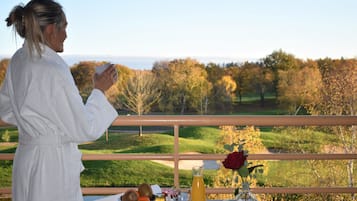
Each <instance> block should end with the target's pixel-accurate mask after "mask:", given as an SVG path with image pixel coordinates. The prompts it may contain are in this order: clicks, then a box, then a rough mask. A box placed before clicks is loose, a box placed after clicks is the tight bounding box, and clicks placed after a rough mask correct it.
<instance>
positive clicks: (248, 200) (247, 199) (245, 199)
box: [234, 182, 258, 201]
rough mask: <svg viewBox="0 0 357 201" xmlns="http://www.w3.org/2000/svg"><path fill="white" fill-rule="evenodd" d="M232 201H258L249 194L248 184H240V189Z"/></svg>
mask: <svg viewBox="0 0 357 201" xmlns="http://www.w3.org/2000/svg"><path fill="white" fill-rule="evenodd" d="M234 201H258V200H257V198H256V197H255V195H254V194H253V193H252V192H250V187H249V182H243V183H242V189H241V190H240V191H239V193H238V195H237V196H236V197H235V199H234Z"/></svg>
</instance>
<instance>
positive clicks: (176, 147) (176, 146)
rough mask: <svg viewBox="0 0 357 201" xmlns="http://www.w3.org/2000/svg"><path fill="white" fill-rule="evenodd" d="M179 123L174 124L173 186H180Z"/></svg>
mask: <svg viewBox="0 0 357 201" xmlns="http://www.w3.org/2000/svg"><path fill="white" fill-rule="evenodd" d="M179 130H180V127H179V125H175V126H174V187H175V188H180V181H179V151H180V147H179V145H180V142H179V136H180V135H179V132H180V131H179Z"/></svg>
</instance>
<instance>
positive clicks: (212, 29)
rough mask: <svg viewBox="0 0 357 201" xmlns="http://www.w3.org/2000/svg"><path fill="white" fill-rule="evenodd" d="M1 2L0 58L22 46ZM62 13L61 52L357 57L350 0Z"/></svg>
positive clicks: (69, 4)
mask: <svg viewBox="0 0 357 201" xmlns="http://www.w3.org/2000/svg"><path fill="white" fill-rule="evenodd" d="M21 2H22V3H27V2H28V1H26V0H23V1H21V0H1V2H0V20H1V21H0V55H12V54H13V53H14V52H15V51H16V49H18V48H19V47H21V45H22V39H21V38H20V37H15V35H14V33H13V30H12V28H9V27H6V23H5V21H4V20H5V19H6V17H7V16H8V14H9V12H10V10H11V9H12V8H13V7H14V6H15V5H18V4H19V3H21ZM57 2H59V3H60V4H61V5H62V6H63V8H64V11H65V13H66V16H67V21H68V27H67V35H68V38H67V40H66V41H65V44H64V52H63V53H61V54H62V55H82V56H86V55H102V56H126V57H169V58H183V57H191V58H195V57H197V58H199V57H215V58H229V59H231V58H232V59H237V60H251V59H261V58H264V57H266V56H268V55H269V54H271V53H272V52H273V51H276V50H282V51H284V52H286V53H289V54H293V55H294V56H295V57H297V58H300V59H318V58H325V57H329V58H337V59H338V58H341V57H344V58H357V21H356V19H357V12H356V10H357V1H356V0H248V1H247V0H150V1H149V0H75V1H74V0H57Z"/></svg>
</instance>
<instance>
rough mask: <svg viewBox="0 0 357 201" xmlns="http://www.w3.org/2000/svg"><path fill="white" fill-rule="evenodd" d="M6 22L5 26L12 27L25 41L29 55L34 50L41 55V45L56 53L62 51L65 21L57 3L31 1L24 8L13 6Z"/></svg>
mask: <svg viewBox="0 0 357 201" xmlns="http://www.w3.org/2000/svg"><path fill="white" fill-rule="evenodd" d="M6 22H7V26H13V27H14V29H15V30H16V32H17V33H18V34H19V35H20V36H21V37H22V38H24V39H25V40H26V41H27V43H28V45H29V48H30V52H31V53H32V52H33V51H34V50H36V51H37V52H38V53H39V54H41V53H42V49H41V43H43V44H46V45H48V46H49V47H50V48H52V49H53V50H54V51H56V52H62V51H63V41H64V40H65V39H66V37H67V35H66V26H67V20H66V16H65V14H64V12H63V10H62V6H61V5H60V4H59V3H57V2H54V1H52V0H31V1H30V2H29V3H27V4H26V6H23V5H18V6H15V7H14V8H13V10H12V11H11V12H10V14H9V17H8V18H7V19H6Z"/></svg>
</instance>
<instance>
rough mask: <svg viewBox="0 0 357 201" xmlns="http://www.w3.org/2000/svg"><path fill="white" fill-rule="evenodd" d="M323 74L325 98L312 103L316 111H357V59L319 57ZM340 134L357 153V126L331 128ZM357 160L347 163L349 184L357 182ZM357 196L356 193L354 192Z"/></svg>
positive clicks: (345, 145)
mask: <svg viewBox="0 0 357 201" xmlns="http://www.w3.org/2000/svg"><path fill="white" fill-rule="evenodd" d="M318 64H319V69H320V72H321V75H322V88H321V98H320V100H319V102H317V103H315V105H314V106H313V107H310V110H311V113H312V114H320V115H352V116H354V115H356V114H357V101H356V96H357V60H356V59H349V60H345V59H343V58H342V59H341V60H332V59H329V58H325V59H321V60H319V61H318ZM330 129H331V131H332V132H333V133H335V134H336V135H337V136H339V139H340V141H341V143H342V146H343V150H344V153H349V154H356V153H357V144H356V142H355V141H356V140H355V139H356V138H357V129H356V126H355V125H353V126H350V127H345V126H336V127H332V128H330ZM353 171H354V161H353V160H350V161H349V162H348V164H347V173H348V186H350V187H353V186H354V185H356V184H355V183H356V181H355V179H354V173H353ZM352 199H353V200H355V195H354V194H353V195H352Z"/></svg>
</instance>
